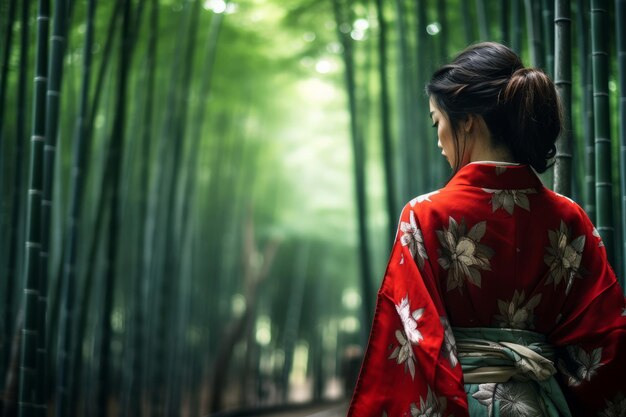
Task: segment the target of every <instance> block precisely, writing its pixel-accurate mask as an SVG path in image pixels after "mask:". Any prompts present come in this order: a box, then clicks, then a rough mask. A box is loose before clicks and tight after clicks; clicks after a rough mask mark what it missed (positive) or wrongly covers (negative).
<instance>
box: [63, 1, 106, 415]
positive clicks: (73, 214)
mask: <svg viewBox="0 0 626 417" xmlns="http://www.w3.org/2000/svg"><path fill="white" fill-rule="evenodd" d="M95 10H96V0H89V2H88V3H87V18H86V30H85V43H84V46H83V76H82V81H81V90H80V91H81V92H80V104H79V110H78V115H77V118H76V123H75V127H74V145H73V161H72V176H71V186H70V187H71V188H70V190H71V191H70V203H69V215H68V221H67V231H66V236H67V237H66V251H65V256H64V259H63V264H64V267H63V275H62V278H61V279H62V281H63V285H62V288H63V296H62V298H63V302H62V309H63V310H62V311H63V314H61V318H60V325H59V340H58V360H57V382H56V390H57V392H56V414H57V415H58V416H73V415H75V412H76V407H75V406H74V407H71V405H72V404H75V397H74V394H75V391H74V389H73V387H74V382H73V379H72V378H73V377H74V374H73V370H74V366H75V360H76V359H75V358H76V357H77V355H79V354H80V353H79V351H78V346H76V349H74V346H75V344H74V340H73V337H72V336H73V332H74V328H75V325H74V320H75V318H76V314H75V293H76V259H77V246H78V245H77V242H78V236H79V225H80V219H81V213H82V204H81V199H82V196H83V189H84V177H85V176H84V172H83V171H84V169H85V165H86V156H87V154H86V152H85V150H86V148H87V144H86V143H85V142H86V141H87V140H88V138H87V125H86V122H87V119H88V109H87V106H88V104H89V84H90V82H91V63H92V48H93V32H94V15H95ZM83 314H84V313H83ZM80 342H81V341H78V343H80Z"/></svg>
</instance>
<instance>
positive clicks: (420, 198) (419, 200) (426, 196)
mask: <svg viewBox="0 0 626 417" xmlns="http://www.w3.org/2000/svg"><path fill="white" fill-rule="evenodd" d="M435 194H439V190H435V191H431V192H430V193H426V194H422V195H418V196H417V197H415V198H414V199H413V200H411V201H409V204H410V205H411V207H415V204H417V203H423V202H424V201H429V202H431V203H432V200H431V199H430V196H432V195H435Z"/></svg>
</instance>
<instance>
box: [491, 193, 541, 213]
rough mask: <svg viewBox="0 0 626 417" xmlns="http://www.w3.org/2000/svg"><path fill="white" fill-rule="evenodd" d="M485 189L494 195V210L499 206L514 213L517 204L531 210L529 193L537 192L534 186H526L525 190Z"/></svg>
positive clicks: (492, 207) (492, 205) (492, 208)
mask: <svg viewBox="0 0 626 417" xmlns="http://www.w3.org/2000/svg"><path fill="white" fill-rule="evenodd" d="M483 191H485V192H487V193H491V194H493V197H491V211H492V212H495V211H496V210H498V209H499V208H504V210H505V211H506V212H507V213H509V214H513V209H514V208H515V206H518V207H521V208H523V209H524V210H526V211H530V202H529V201H528V194H535V193H536V192H537V191H536V190H535V189H534V188H526V189H523V190H492V189H489V188H483Z"/></svg>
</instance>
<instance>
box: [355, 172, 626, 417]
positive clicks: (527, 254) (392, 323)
mask: <svg viewBox="0 0 626 417" xmlns="http://www.w3.org/2000/svg"><path fill="white" fill-rule="evenodd" d="M625 311H626V305H625V301H624V294H623V291H622V288H621V287H620V286H619V284H618V283H617V280H616V277H615V274H614V272H613V270H612V269H611V267H610V265H609V263H608V261H607V256H606V250H605V247H604V245H602V240H601V239H600V237H599V235H598V233H597V231H596V230H595V228H594V226H593V224H592V223H591V221H590V220H589V218H588V217H587V215H586V214H585V212H584V211H583V210H582V208H581V207H580V206H578V205H577V204H576V203H575V202H573V201H572V200H571V199H569V198H563V197H562V196H560V195H557V194H556V193H554V192H552V191H550V190H548V189H547V188H545V187H544V186H543V184H542V183H541V181H540V180H539V178H538V177H537V175H536V174H535V173H534V172H533V170H532V169H531V168H529V167H528V166H525V165H513V166H511V165H505V164H502V165H500V164H498V163H472V164H468V165H466V166H464V167H463V168H461V169H460V170H459V171H458V172H457V173H456V174H455V176H454V177H453V178H452V179H451V180H450V181H449V182H448V184H447V185H446V186H445V187H443V188H441V189H439V190H438V191H436V192H433V193H428V194H425V195H423V196H420V197H416V198H414V199H413V200H411V201H410V202H409V203H407V204H406V206H405V207H404V209H403V211H402V214H401V217H400V222H399V225H398V233H397V235H396V240H395V243H394V246H393V248H392V251H391V255H390V258H389V263H388V265H387V269H386V271H385V275H384V278H383V280H382V283H381V286H380V290H379V292H378V297H377V301H376V312H375V315H374V321H373V324H372V328H371V333H370V339H369V343H368V347H367V350H366V354H365V357H364V360H363V364H362V368H361V373H360V376H359V379H358V382H357V385H356V388H355V390H354V394H353V398H352V402H351V405H350V409H349V412H348V416H350V417H380V416H382V415H386V416H388V417H408V416H411V417H412V416H439V415H441V416H446V417H449V416H451V415H452V416H454V417H468V416H469V411H468V401H469V400H470V399H471V401H472V404H474V405H476V404H477V405H478V406H480V407H484V410H485V412H487V411H489V410H491V409H493V407H498V412H499V414H500V415H501V416H535V415H542V414H540V413H542V412H543V411H542V410H541V408H542V406H541V405H540V404H539V405H538V403H536V402H534V400H531V397H532V395H531V392H530V391H528V385H527V384H526V383H521V382H520V383H518V382H515V381H509V382H506V383H495V382H494V383H484V384H483V383H481V384H479V385H478V384H474V385H473V387H474V388H473V391H472V394H469V397H468V394H467V393H466V387H465V385H464V383H463V371H462V367H461V366H460V364H459V359H458V358H457V352H456V343H455V336H454V329H455V328H462V327H468V328H478V327H486V328H501V327H505V328H512V329H519V331H527V330H532V331H534V332H536V333H540V334H542V335H544V336H545V339H546V341H547V343H549V344H550V345H552V346H553V347H554V348H555V352H556V353H555V355H556V359H555V365H557V366H556V368H557V369H558V372H557V374H556V375H555V378H556V381H553V382H554V384H557V382H558V386H560V389H561V390H562V391H563V394H564V395H565V399H566V400H567V404H569V409H570V411H571V414H572V415H573V416H598V415H600V416H604V417H609V416H615V415H624V412H623V411H624V408H626V403H625V402H624V397H623V393H625V392H626V378H624V375H623V373H624V369H626V355H624V353H623V352H626V316H624V315H623V314H624V312H625ZM555 386H556V385H555ZM620 393H622V394H620ZM620 395H622V396H621V397H620ZM563 401H565V400H563ZM435 404H438V405H437V406H436V405H435ZM563 404H565V402H563ZM474 405H472V407H473V406H474ZM620 413H621V414H620Z"/></svg>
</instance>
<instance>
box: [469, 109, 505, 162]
mask: <svg viewBox="0 0 626 417" xmlns="http://www.w3.org/2000/svg"><path fill="white" fill-rule="evenodd" d="M461 130H462V132H461V134H463V135H464V138H463V139H464V141H465V153H464V156H463V164H462V165H465V164H469V163H471V162H476V161H498V162H515V160H514V159H513V155H512V154H511V151H510V150H509V149H508V148H507V147H506V146H502V145H501V146H494V145H493V141H492V139H491V134H490V133H489V129H488V128H487V125H486V123H485V120H484V119H483V118H482V117H480V116H469V117H468V119H467V121H466V122H464V123H463V124H462V126H461Z"/></svg>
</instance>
